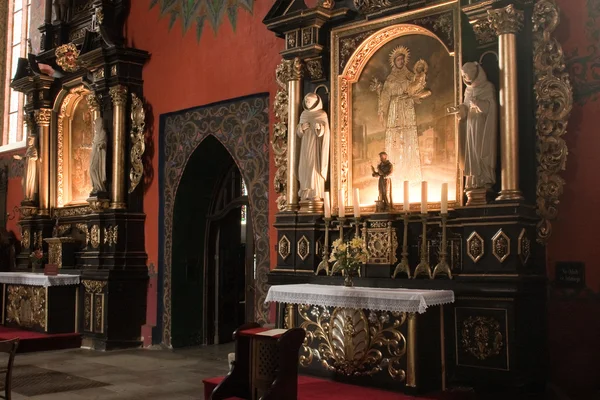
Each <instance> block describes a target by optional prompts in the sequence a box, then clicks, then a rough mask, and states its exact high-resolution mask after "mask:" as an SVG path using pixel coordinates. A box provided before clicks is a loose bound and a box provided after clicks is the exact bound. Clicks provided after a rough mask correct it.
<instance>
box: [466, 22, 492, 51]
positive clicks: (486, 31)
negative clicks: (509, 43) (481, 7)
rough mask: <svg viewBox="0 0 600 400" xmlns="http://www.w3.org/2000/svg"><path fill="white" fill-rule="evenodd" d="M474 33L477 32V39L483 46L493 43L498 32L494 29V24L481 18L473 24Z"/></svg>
mask: <svg viewBox="0 0 600 400" xmlns="http://www.w3.org/2000/svg"><path fill="white" fill-rule="evenodd" d="M471 27H472V28H473V32H475V39H477V43H479V44H481V45H485V44H490V43H493V42H494V41H495V40H496V32H495V31H494V29H493V28H492V23H491V22H490V20H489V19H487V18H480V19H478V20H476V21H473V23H472V24H471Z"/></svg>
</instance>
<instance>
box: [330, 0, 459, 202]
mask: <svg viewBox="0 0 600 400" xmlns="http://www.w3.org/2000/svg"><path fill="white" fill-rule="evenodd" d="M448 13H451V15H452V22H451V24H452V35H453V36H452V40H453V43H454V46H453V49H452V50H451V49H449V48H448V47H447V46H446V45H445V44H444V42H443V40H442V39H440V37H439V36H438V35H436V34H435V33H434V32H432V31H431V30H429V29H426V28H424V27H422V26H419V25H416V24H414V23H411V22H412V21H415V20H417V19H421V20H422V19H424V18H431V17H435V16H438V15H442V14H448ZM374 30H375V32H374V33H372V34H371V35H370V36H368V37H367V38H366V39H364V40H363V41H362V42H361V43H360V45H359V46H358V47H357V48H356V50H354V52H353V53H352V55H351V56H350V58H349V59H348V62H347V63H346V64H345V66H344V67H343V70H341V68H340V51H341V48H342V46H341V45H340V42H341V41H342V40H343V39H344V38H348V37H350V36H352V35H357V34H361V33H366V32H369V31H374ZM415 33H417V34H421V35H426V36H429V37H432V38H436V39H438V40H439V41H440V42H441V43H442V45H444V47H445V48H446V50H448V53H449V55H450V56H452V57H454V100H455V104H460V102H461V101H462V81H461V76H460V68H461V65H462V50H461V24H460V5H459V2H457V1H450V2H446V3H443V4H438V5H435V6H431V7H427V8H424V9H420V10H416V11H409V12H405V13H402V14H398V15H394V16H390V17H387V18H382V19H378V20H375V21H364V22H359V23H355V24H351V25H346V26H343V27H340V28H337V29H333V30H332V32H331V52H332V53H331V57H332V66H331V93H332V95H331V104H330V114H331V128H332V129H331V131H332V146H331V150H330V151H331V155H330V156H331V159H332V162H331V178H330V179H331V192H332V193H335V194H337V193H338V192H339V190H340V189H344V192H345V198H346V201H345V203H346V208H349V207H350V208H351V202H349V201H348V200H349V199H348V193H351V191H352V123H351V121H352V103H351V102H352V92H351V90H352V84H353V83H355V82H356V81H358V78H359V77H360V74H361V73H362V70H363V68H364V67H365V66H366V64H367V62H368V61H369V60H370V58H371V57H372V56H373V55H374V54H375V53H376V52H377V50H379V49H380V48H381V47H383V46H384V45H386V44H387V43H389V42H390V41H392V40H394V39H396V38H399V37H401V36H405V35H410V34H415ZM459 146H460V135H459V127H458V121H456V122H455V154H456V175H455V177H456V180H455V184H456V197H457V199H456V201H451V202H449V204H448V206H449V207H451V208H452V207H456V206H460V205H462V201H463V196H462V192H463V187H462V173H461V171H460V154H461V153H460V151H459ZM331 197H332V199H331V202H332V209H338V208H339V205H338V196H337V195H332V196H331ZM402 208H403V206H401V205H394V209H395V210H402ZM419 208H420V204H417V203H414V202H413V203H411V207H410V209H411V210H417V209H419ZM439 208H440V203H439V202H437V203H435V202H430V203H429V204H428V209H430V210H435V209H439ZM349 211H350V210H349V209H348V210H347V212H349ZM374 211H375V206H374V205H372V206H361V212H364V213H372V212H374Z"/></svg>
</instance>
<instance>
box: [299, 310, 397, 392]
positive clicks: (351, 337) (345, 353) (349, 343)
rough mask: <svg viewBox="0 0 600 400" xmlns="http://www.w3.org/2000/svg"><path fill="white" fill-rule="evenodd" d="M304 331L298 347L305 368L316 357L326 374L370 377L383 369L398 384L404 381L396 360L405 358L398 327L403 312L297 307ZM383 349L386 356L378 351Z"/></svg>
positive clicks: (301, 363)
mask: <svg viewBox="0 0 600 400" xmlns="http://www.w3.org/2000/svg"><path fill="white" fill-rule="evenodd" d="M298 313H299V315H300V317H301V318H302V320H303V322H302V324H301V325H300V327H301V328H303V329H305V330H306V339H305V341H304V344H303V345H302V348H301V350H300V351H301V354H300V365H302V366H308V365H309V364H311V363H312V361H313V360H314V359H315V358H316V359H317V360H318V361H320V363H321V365H322V366H323V367H325V368H326V369H327V370H329V371H335V372H338V373H342V374H344V375H346V376H370V375H374V374H376V373H378V372H380V371H382V370H384V369H385V368H387V372H388V374H389V375H390V376H391V377H392V378H394V379H397V380H399V381H403V380H404V379H405V378H406V373H405V371H404V370H403V369H402V368H401V366H400V361H401V360H402V358H403V357H404V356H405V355H406V339H405V337H404V335H403V334H402V333H401V332H400V327H401V326H402V325H404V324H405V322H406V313H389V312H374V311H371V312H370V314H369V317H368V318H367V316H366V315H365V313H364V312H363V311H362V310H356V309H348V308H335V309H334V310H333V312H332V313H330V311H329V309H328V308H326V307H316V306H308V305H300V306H298ZM384 348H385V349H386V350H387V352H388V353H389V357H386V358H384V357H383V354H382V352H381V350H382V349H384Z"/></svg>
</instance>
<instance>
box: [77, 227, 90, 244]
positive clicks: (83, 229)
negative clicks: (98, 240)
mask: <svg viewBox="0 0 600 400" xmlns="http://www.w3.org/2000/svg"><path fill="white" fill-rule="evenodd" d="M75 227H76V228H77V229H79V231H80V232H81V233H83V234H85V244H86V246H87V245H88V244H89V243H90V231H89V230H88V226H87V224H77V225H75Z"/></svg>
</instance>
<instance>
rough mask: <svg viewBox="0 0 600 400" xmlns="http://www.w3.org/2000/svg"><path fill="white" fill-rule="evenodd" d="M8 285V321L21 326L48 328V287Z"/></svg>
mask: <svg viewBox="0 0 600 400" xmlns="http://www.w3.org/2000/svg"><path fill="white" fill-rule="evenodd" d="M6 286H7V292H8V297H7V305H6V321H7V322H14V323H16V324H17V325H19V326H23V327H27V328H32V327H35V326H39V327H41V328H42V329H46V288H45V287H43V286H21V285H6Z"/></svg>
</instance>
